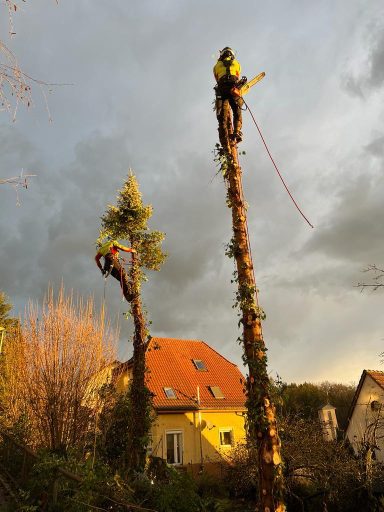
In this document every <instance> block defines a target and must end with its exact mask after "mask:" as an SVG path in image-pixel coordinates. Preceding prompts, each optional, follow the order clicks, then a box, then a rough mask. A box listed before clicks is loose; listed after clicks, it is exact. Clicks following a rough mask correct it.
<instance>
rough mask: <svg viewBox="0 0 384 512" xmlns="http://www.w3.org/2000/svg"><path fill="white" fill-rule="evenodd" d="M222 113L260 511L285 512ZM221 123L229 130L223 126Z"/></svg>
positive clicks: (243, 224) (233, 161)
mask: <svg viewBox="0 0 384 512" xmlns="http://www.w3.org/2000/svg"><path fill="white" fill-rule="evenodd" d="M223 108H224V115H223V118H222V121H220V122H219V136H220V142H221V145H222V148H221V150H220V156H221V162H222V166H223V163H224V166H223V171H224V178H225V183H226V186H227V204H228V206H229V207H230V208H231V210H232V227H233V238H232V240H231V243H230V245H229V247H228V251H227V252H228V255H229V256H233V257H234V258H235V261H236V268H237V276H236V277H237V282H238V290H237V303H238V305H239V308H240V311H241V323H242V324H243V338H242V343H243V351H244V353H243V359H244V364H246V365H247V366H248V373H249V375H248V378H247V384H246V394H247V401H246V406H247V410H248V414H247V427H248V438H249V441H250V445H251V449H255V448H256V449H257V457H258V468H259V503H258V506H257V507H256V511H259V512H283V511H284V510H285V506H284V503H283V497H282V494H283V492H282V491H283V482H282V466H281V456H280V439H279V436H278V432H277V426H276V416H275V408H274V406H273V404H272V401H271V395H270V381H269V377H268V372H267V356H266V346H265V343H264V339H263V333H262V327H261V319H262V317H263V312H262V310H261V309H260V307H259V305H258V299H257V289H256V282H255V277H254V271H253V262H252V255H251V249H250V244H249V237H248V229H247V211H246V205H245V201H244V196H243V190H242V180H241V168H240V166H239V162H238V155H237V147H236V144H231V142H230V138H229V137H230V134H231V133H233V126H232V120H231V115H230V107H229V104H228V101H225V102H224V105H223ZM223 123H227V124H226V125H224V126H223ZM252 447H253V448H252ZM255 455H256V454H255Z"/></svg>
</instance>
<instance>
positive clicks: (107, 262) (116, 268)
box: [104, 254, 133, 302]
mask: <svg viewBox="0 0 384 512" xmlns="http://www.w3.org/2000/svg"><path fill="white" fill-rule="evenodd" d="M104 270H105V271H106V272H108V273H110V274H111V276H113V277H114V278H115V279H117V280H118V281H119V283H120V286H121V289H122V291H123V295H124V297H125V299H126V300H127V302H131V301H132V299H133V293H132V289H131V285H130V283H129V279H128V276H127V273H126V271H125V268H124V267H123V266H122V265H121V263H120V261H119V258H117V257H113V256H112V255H111V254H107V255H106V256H105V257H104Z"/></svg>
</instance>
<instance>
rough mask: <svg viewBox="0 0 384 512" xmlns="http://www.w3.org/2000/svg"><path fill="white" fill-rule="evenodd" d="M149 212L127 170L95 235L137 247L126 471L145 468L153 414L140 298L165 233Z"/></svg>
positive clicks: (156, 267) (159, 254)
mask: <svg viewBox="0 0 384 512" xmlns="http://www.w3.org/2000/svg"><path fill="white" fill-rule="evenodd" d="M151 216H152V206H150V205H143V202H142V197H141V193H140V191H139V185H138V183H137V180H136V177H135V176H134V175H133V174H132V172H130V174H129V175H128V178H127V180H126V181H125V183H124V186H123V188H122V189H121V190H120V191H119V193H118V196H117V206H111V205H109V206H108V209H107V211H106V213H105V214H104V215H103V217H102V229H101V230H100V237H99V239H98V244H99V245H100V244H101V243H102V242H101V241H102V239H103V238H105V237H111V238H113V239H115V238H116V239H121V240H128V241H129V243H130V245H131V247H132V248H133V249H135V251H136V254H133V256H132V264H131V268H130V271H129V272H128V275H129V279H130V285H131V288H132V292H133V296H134V298H133V300H132V301H131V302H130V311H131V314H132V318H133V322H134V335H133V365H132V366H133V368H132V380H131V382H130V387H129V398H130V411H131V414H130V415H129V419H128V424H127V435H128V439H127V445H126V446H127V449H126V454H125V457H124V458H125V460H126V462H127V470H128V471H129V472H132V471H138V472H142V471H143V470H144V467H145V458H146V448H147V445H148V442H149V432H150V428H151V418H152V400H151V394H150V392H149V390H148V388H147V387H146V384H145V371H146V364H145V355H146V351H147V347H148V343H149V340H150V336H149V332H148V328H147V321H146V318H145V314H144V311H143V306H142V301H141V284H142V282H143V281H146V280H147V277H146V275H145V273H144V271H145V270H146V269H147V270H160V267H161V265H162V263H163V262H164V259H165V254H164V253H163V252H162V249H161V242H162V241H163V239H164V234H163V233H162V232H160V231H151V230H149V228H148V220H149V218H150V217H151Z"/></svg>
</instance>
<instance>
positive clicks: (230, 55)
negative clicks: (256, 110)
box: [213, 46, 247, 143]
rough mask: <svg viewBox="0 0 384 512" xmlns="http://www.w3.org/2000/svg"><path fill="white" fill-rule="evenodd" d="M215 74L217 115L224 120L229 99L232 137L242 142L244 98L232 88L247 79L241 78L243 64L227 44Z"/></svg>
mask: <svg viewBox="0 0 384 512" xmlns="http://www.w3.org/2000/svg"><path fill="white" fill-rule="evenodd" d="M213 74H214V75H215V78H216V82H217V85H216V87H215V91H216V115H217V119H218V121H219V124H220V123H221V122H222V116H223V102H224V101H225V100H228V102H229V104H230V106H231V108H232V112H233V129H234V132H233V135H232V139H233V141H234V142H236V143H237V142H241V140H242V133H241V126H242V115H241V106H242V104H243V100H242V98H241V97H240V96H238V95H234V94H233V93H232V89H233V88H234V87H236V86H241V85H243V84H244V83H245V82H246V81H247V79H246V77H243V78H242V79H240V74H241V66H240V63H239V62H238V61H237V60H236V59H235V54H234V52H233V50H232V49H231V48H229V46H226V47H225V48H223V50H221V52H220V57H219V59H218V61H217V62H216V64H215V66H214V68H213Z"/></svg>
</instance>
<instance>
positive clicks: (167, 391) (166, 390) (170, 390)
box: [163, 388, 177, 398]
mask: <svg viewBox="0 0 384 512" xmlns="http://www.w3.org/2000/svg"><path fill="white" fill-rule="evenodd" d="M163 389H164V393H165V396H166V397H167V398H177V396H176V392H175V391H174V389H173V388H163Z"/></svg>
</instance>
